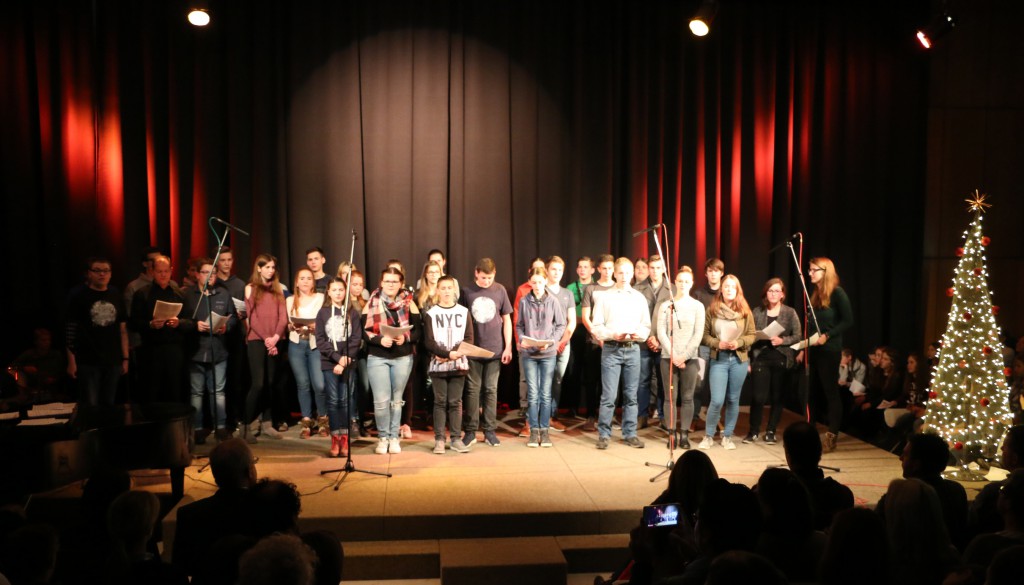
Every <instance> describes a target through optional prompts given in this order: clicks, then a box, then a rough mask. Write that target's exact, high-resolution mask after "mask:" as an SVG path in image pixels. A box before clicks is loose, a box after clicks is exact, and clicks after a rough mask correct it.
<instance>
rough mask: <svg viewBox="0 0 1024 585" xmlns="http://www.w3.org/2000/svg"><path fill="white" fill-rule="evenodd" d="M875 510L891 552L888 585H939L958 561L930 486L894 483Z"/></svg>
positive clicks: (917, 481)
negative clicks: (883, 521) (883, 523)
mask: <svg viewBox="0 0 1024 585" xmlns="http://www.w3.org/2000/svg"><path fill="white" fill-rule="evenodd" d="M916 436H918V437H922V436H929V435H916ZM930 436H934V435H930ZM936 438H937V437H936ZM940 440H941V439H940ZM960 489H961V490H963V488H960ZM878 510H879V511H880V512H882V513H883V518H884V520H885V529H886V534H887V535H888V537H889V550H890V551H891V552H892V557H891V558H892V571H890V574H889V575H890V579H889V581H890V582H891V583H895V584H900V585H904V584H915V585H916V584H920V585H939V584H940V583H942V582H943V580H944V579H945V578H946V576H947V575H948V574H949V573H950V571H952V570H953V569H954V568H955V567H956V565H957V563H958V561H959V559H958V558H957V557H958V555H957V552H956V549H954V548H953V546H952V545H951V544H950V541H949V533H948V532H947V530H946V524H945V523H944V522H943V520H942V515H943V514H942V511H941V504H940V503H939V496H938V495H936V493H935V490H934V489H933V488H932V486H931V485H929V484H927V483H925V482H924V481H922V480H920V479H894V480H893V481H892V482H891V483H890V484H889V490H888V491H887V492H886V494H885V495H884V496H882V500H881V501H879V503H878Z"/></svg>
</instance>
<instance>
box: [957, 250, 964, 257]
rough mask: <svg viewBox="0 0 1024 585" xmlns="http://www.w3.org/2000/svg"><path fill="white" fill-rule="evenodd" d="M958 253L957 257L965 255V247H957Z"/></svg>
mask: <svg viewBox="0 0 1024 585" xmlns="http://www.w3.org/2000/svg"><path fill="white" fill-rule="evenodd" d="M956 255H957V257H960V256H963V255H964V249H963V248H957V249H956Z"/></svg>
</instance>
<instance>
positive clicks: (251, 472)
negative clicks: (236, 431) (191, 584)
mask: <svg viewBox="0 0 1024 585" xmlns="http://www.w3.org/2000/svg"><path fill="white" fill-rule="evenodd" d="M210 469H211V471H213V479H214V481H215V482H217V491H216V493H214V494H213V495H212V496H210V497H208V498H204V499H202V500H199V501H196V502H193V503H191V504H188V505H185V506H182V507H181V508H179V509H178V521H177V528H176V530H175V532H174V547H173V548H172V549H171V561H172V562H173V563H174V564H175V565H177V566H179V567H181V568H182V569H184V570H185V572H187V573H188V574H189V575H197V574H199V572H201V570H202V569H203V567H204V566H205V564H206V563H208V562H210V560H211V549H212V548H213V545H214V544H215V543H216V542H217V541H218V540H220V539H221V538H223V537H225V536H227V535H230V534H234V533H238V532H242V530H243V527H244V526H245V523H246V522H247V520H248V518H247V515H246V513H247V508H246V507H245V503H246V502H245V500H246V495H247V493H248V490H249V488H251V487H252V486H253V485H255V484H256V464H255V462H254V459H253V455H252V451H251V450H249V446H248V445H246V443H245V441H243V440H242V439H228V440H227V441H224V442H222V443H219V444H218V445H217V446H216V447H214V448H213V451H211V452H210Z"/></svg>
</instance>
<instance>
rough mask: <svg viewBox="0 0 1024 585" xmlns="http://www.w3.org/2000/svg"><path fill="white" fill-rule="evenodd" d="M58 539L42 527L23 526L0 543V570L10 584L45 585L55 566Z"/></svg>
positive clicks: (54, 531) (43, 525) (40, 525)
mask: <svg viewBox="0 0 1024 585" xmlns="http://www.w3.org/2000/svg"><path fill="white" fill-rule="evenodd" d="M59 550H60V539H59V535H58V534H57V530H55V529H54V528H52V527H50V526H48V525H46V524H26V525H25V526H22V527H20V528H17V529H15V530H14V531H12V532H11V533H10V534H8V535H7V538H6V539H5V540H4V541H3V542H0V567H3V571H4V572H3V575H0V577H6V578H7V579H8V580H9V581H10V582H11V583H13V584H14V585H21V584H22V583H25V584H29V585H30V584H36V583H49V582H50V580H51V579H52V578H53V575H54V571H55V569H56V567H57V552H58V551H59Z"/></svg>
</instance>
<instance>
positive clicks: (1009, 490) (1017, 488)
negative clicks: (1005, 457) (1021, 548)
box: [997, 469, 1024, 534]
mask: <svg viewBox="0 0 1024 585" xmlns="http://www.w3.org/2000/svg"><path fill="white" fill-rule="evenodd" d="M997 506H998V507H999V513H1000V514H1001V515H1002V517H1003V526H1004V527H1005V528H1006V530H1009V531H1013V532H1017V533H1018V534H1019V533H1020V531H1021V530H1022V529H1024V469H1017V470H1016V471H1013V472H1012V473H1010V476H1009V477H1007V478H1006V481H1005V482H1004V483H1003V487H1002V488H1000V489H999V501H998V503H997Z"/></svg>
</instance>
